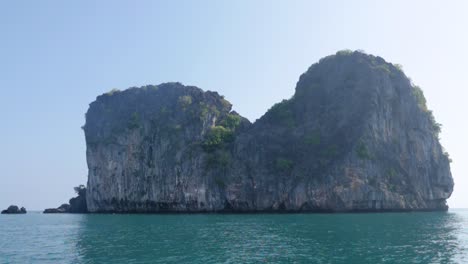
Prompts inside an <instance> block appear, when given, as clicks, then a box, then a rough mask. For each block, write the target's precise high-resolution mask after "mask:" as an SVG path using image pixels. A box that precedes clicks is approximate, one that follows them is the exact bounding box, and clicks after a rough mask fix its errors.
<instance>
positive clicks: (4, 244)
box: [0, 209, 468, 264]
mask: <svg viewBox="0 0 468 264" xmlns="http://www.w3.org/2000/svg"><path fill="white" fill-rule="evenodd" d="M0 263H203V264H207V263H346V264H350V263H468V210H466V209H450V210H449V211H448V212H417V213H416V212H414V213H364V214H174V215H171V214H164V215H156V214H154V215H135V214H133V215H130V214H129V215H116V214H104V215H102V214H88V215H85V214H42V213H40V212H29V213H28V214H26V215H0Z"/></svg>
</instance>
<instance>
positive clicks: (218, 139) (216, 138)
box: [202, 126, 234, 151]
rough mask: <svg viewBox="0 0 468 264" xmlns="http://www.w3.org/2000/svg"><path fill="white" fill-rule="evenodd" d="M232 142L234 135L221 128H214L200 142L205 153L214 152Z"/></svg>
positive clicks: (230, 131) (228, 130)
mask: <svg viewBox="0 0 468 264" xmlns="http://www.w3.org/2000/svg"><path fill="white" fill-rule="evenodd" d="M233 140H234V133H233V132H232V130H230V129H228V128H225V127H223V126H214V127H212V128H211V129H210V131H209V132H208V133H207V134H206V135H205V139H204V140H203V142H202V147H203V149H204V150H205V151H214V150H216V149H218V148H220V147H222V146H223V145H224V144H226V143H230V142H232V141H233Z"/></svg>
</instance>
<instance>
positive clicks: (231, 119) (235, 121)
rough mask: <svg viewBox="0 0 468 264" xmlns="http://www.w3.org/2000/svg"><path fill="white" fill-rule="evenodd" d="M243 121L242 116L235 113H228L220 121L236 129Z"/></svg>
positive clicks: (224, 125) (225, 125)
mask: <svg viewBox="0 0 468 264" xmlns="http://www.w3.org/2000/svg"><path fill="white" fill-rule="evenodd" d="M240 123H241V118H240V116H238V115H235V114H227V115H226V117H225V118H224V119H223V120H222V121H221V122H220V125H221V126H223V127H226V128H228V129H231V130H234V129H236V128H237V127H238V126H239V125H240Z"/></svg>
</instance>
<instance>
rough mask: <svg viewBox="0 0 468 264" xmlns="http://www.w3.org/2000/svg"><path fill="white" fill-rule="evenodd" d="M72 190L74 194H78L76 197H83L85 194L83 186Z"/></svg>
mask: <svg viewBox="0 0 468 264" xmlns="http://www.w3.org/2000/svg"><path fill="white" fill-rule="evenodd" d="M73 190H75V193H76V194H78V196H84V195H85V194H86V187H85V186H84V185H83V184H80V185H78V186H76V187H73Z"/></svg>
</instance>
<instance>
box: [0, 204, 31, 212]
mask: <svg viewBox="0 0 468 264" xmlns="http://www.w3.org/2000/svg"><path fill="white" fill-rule="evenodd" d="M25 213H26V208H24V207H21V208H19V207H18V206H16V205H10V206H8V208H7V209H5V210H3V211H2V214H25Z"/></svg>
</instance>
